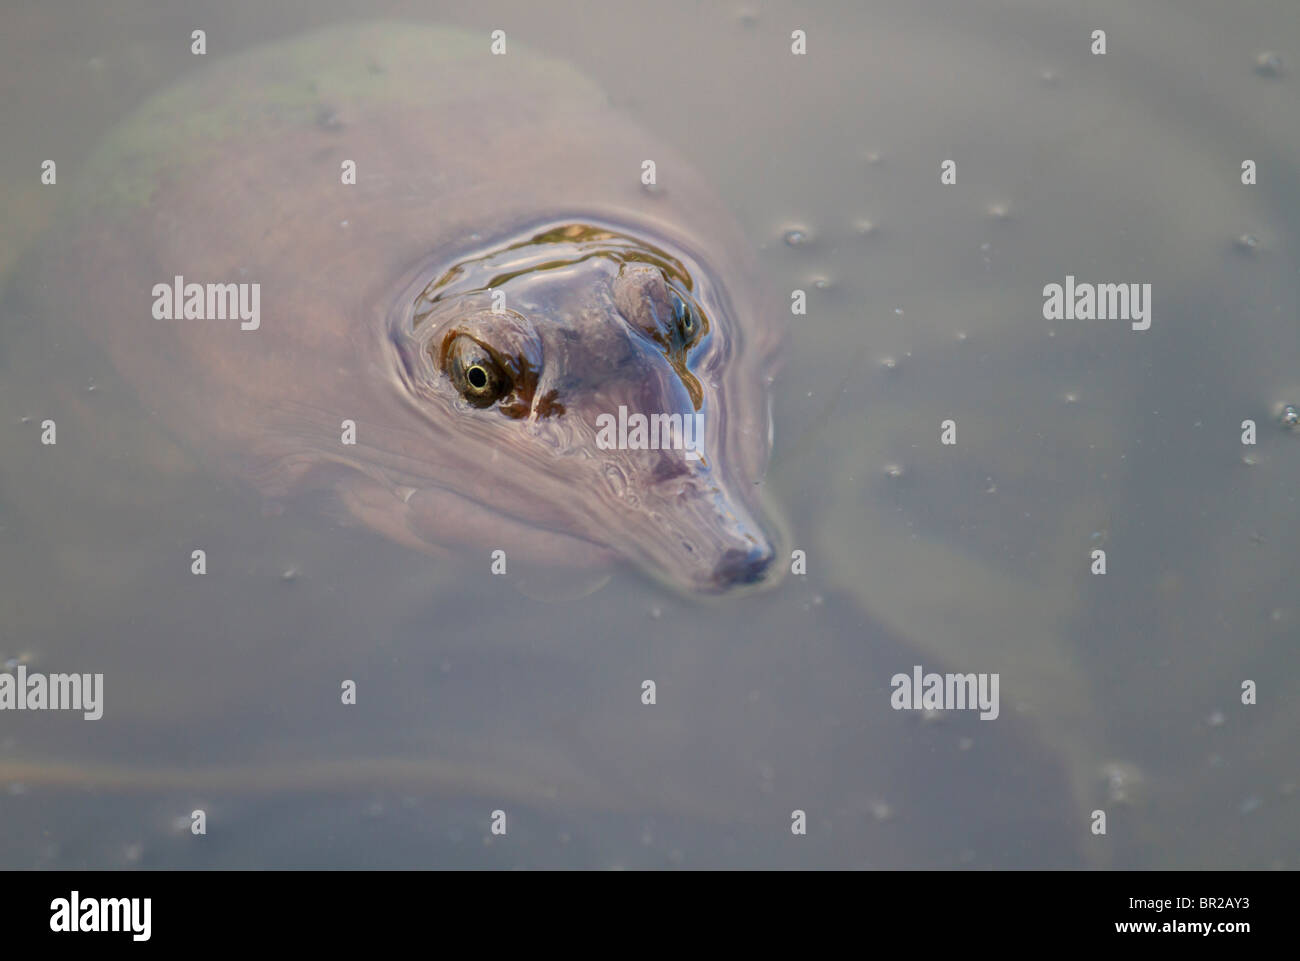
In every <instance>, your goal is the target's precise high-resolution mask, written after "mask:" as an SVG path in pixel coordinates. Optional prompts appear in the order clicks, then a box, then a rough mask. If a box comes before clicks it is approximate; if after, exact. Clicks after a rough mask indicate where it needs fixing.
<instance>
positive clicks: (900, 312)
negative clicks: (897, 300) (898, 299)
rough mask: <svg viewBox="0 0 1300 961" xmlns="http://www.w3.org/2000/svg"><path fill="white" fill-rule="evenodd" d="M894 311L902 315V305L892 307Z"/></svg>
mask: <svg viewBox="0 0 1300 961" xmlns="http://www.w3.org/2000/svg"><path fill="white" fill-rule="evenodd" d="M894 313H896V314H897V315H898V316H899V317H902V316H903V308H902V307H895V308H894Z"/></svg>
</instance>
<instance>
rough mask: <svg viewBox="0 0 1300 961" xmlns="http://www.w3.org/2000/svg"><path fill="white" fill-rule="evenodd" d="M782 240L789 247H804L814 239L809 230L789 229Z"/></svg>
mask: <svg viewBox="0 0 1300 961" xmlns="http://www.w3.org/2000/svg"><path fill="white" fill-rule="evenodd" d="M781 239H782V240H784V241H785V245H786V246H787V247H802V246H804V245H805V244H807V243H808V242H809V241H810V240H811V239H812V236H811V234H810V232H809V231H808V230H807V228H804V227H787V228H786V230H785V232H784V233H783V234H782V235H781Z"/></svg>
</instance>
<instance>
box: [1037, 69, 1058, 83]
mask: <svg viewBox="0 0 1300 961" xmlns="http://www.w3.org/2000/svg"><path fill="white" fill-rule="evenodd" d="M1038 79H1039V80H1041V81H1042V82H1043V83H1045V84H1047V85H1048V86H1049V87H1055V86H1056V85H1057V84H1058V83H1060V82H1061V75H1060V74H1059V73H1057V72H1056V71H1055V70H1044V71H1043V72H1042V73H1040V74H1039V75H1038Z"/></svg>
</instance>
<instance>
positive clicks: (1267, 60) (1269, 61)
mask: <svg viewBox="0 0 1300 961" xmlns="http://www.w3.org/2000/svg"><path fill="white" fill-rule="evenodd" d="M1255 72H1256V73H1258V74H1259V75H1260V76H1262V77H1280V76H1282V57H1281V56H1280V55H1279V54H1276V53H1274V52H1273V51H1272V50H1265V51H1263V52H1262V53H1260V54H1259V55H1257V56H1256V57H1255Z"/></svg>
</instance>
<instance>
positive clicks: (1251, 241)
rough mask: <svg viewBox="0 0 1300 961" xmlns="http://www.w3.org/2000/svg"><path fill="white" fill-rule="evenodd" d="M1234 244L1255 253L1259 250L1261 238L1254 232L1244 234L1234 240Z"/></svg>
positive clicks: (1242, 249)
mask: <svg viewBox="0 0 1300 961" xmlns="http://www.w3.org/2000/svg"><path fill="white" fill-rule="evenodd" d="M1233 245H1234V246H1235V247H1236V248H1237V249H1238V250H1240V251H1243V252H1245V253H1254V252H1255V251H1257V250H1259V238H1258V237H1256V236H1255V235H1254V234H1242V235H1241V236H1240V237H1238V238H1237V239H1236V240H1234V241H1233Z"/></svg>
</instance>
